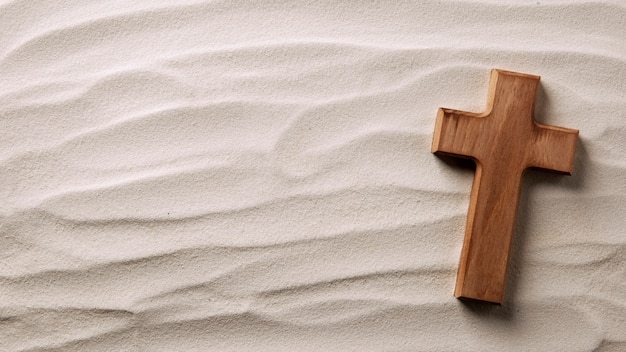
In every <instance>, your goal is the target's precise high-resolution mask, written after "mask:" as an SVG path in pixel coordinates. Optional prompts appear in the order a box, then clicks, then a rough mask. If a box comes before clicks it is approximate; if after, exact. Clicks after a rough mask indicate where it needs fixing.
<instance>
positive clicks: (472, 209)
mask: <svg viewBox="0 0 626 352" xmlns="http://www.w3.org/2000/svg"><path fill="white" fill-rule="evenodd" d="M538 84H539V77H538V76H532V75H526V74H521V73H515V72H508V71H502V70H492V71H491V81H490V85H489V99H488V102H487V111H486V112H484V113H481V114H476V113H469V112H463V111H457V110H452V109H444V108H440V109H439V112H438V114H437V121H436V125H435V133H434V136H433V144H432V152H433V153H436V154H447V155H451V156H455V157H462V158H469V159H472V160H474V161H475V163H476V174H475V176H474V183H473V186H472V192H471V196H470V206H469V211H468V215H467V227H466V231H465V239H464V241H463V249H462V251H461V261H460V264H459V270H458V274H457V283H456V289H455V296H456V297H458V298H469V299H476V300H482V301H487V302H492V303H497V304H501V303H502V300H503V297H504V284H505V280H506V270H507V269H506V268H507V264H508V260H509V253H510V248H511V242H512V238H513V230H514V227H515V217H516V214H517V207H518V203H519V194H520V187H521V182H522V175H523V173H524V171H525V170H526V169H527V168H531V167H532V168H540V169H543V170H546V171H552V172H558V173H564V174H571V172H572V167H573V164H574V154H575V149H576V142H577V139H578V131H577V130H573V129H568V128H562V127H555V126H547V125H541V124H538V123H537V122H535V120H534V118H533V112H534V107H535V96H536V91H537V86H538Z"/></svg>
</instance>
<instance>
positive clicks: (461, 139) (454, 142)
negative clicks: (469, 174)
mask: <svg viewBox="0 0 626 352" xmlns="http://www.w3.org/2000/svg"><path fill="white" fill-rule="evenodd" d="M484 116H485V115H484V114H474V113H468V112H464V111H458V110H452V109H444V108H440V109H439V111H438V113H437V121H436V123H435V135H434V138H433V144H432V152H433V153H437V154H449V155H453V156H460V157H465V158H471V159H474V160H476V159H478V158H479V155H476V154H477V153H476V151H477V145H476V143H479V142H480V138H479V134H480V131H481V129H482V124H483V120H484Z"/></svg>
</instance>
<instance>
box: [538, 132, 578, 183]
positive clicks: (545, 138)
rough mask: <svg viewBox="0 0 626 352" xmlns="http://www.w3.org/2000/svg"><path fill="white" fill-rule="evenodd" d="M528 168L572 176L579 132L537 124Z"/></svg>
mask: <svg viewBox="0 0 626 352" xmlns="http://www.w3.org/2000/svg"><path fill="white" fill-rule="evenodd" d="M532 135H533V139H534V143H532V148H531V152H530V153H529V155H528V157H527V163H528V165H527V166H528V167H534V168H538V169H543V170H546V171H552V172H557V173H563V174H567V175H571V174H572V168H573V166H574V155H575V153H574V151H575V149H576V141H577V140H578V130H574V129H569V128H563V127H556V126H547V125H541V124H538V123H535V126H534V129H533V133H532Z"/></svg>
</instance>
